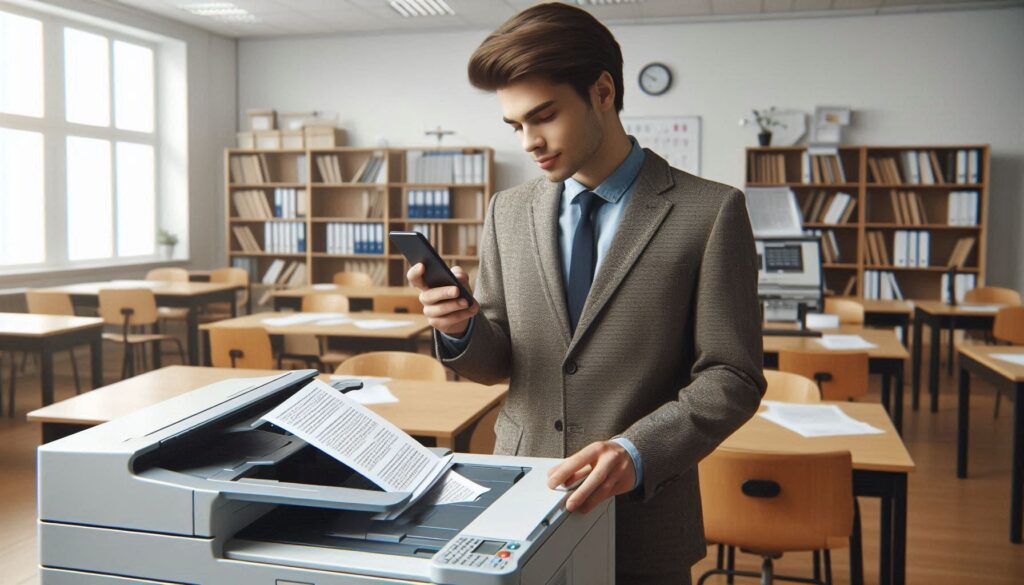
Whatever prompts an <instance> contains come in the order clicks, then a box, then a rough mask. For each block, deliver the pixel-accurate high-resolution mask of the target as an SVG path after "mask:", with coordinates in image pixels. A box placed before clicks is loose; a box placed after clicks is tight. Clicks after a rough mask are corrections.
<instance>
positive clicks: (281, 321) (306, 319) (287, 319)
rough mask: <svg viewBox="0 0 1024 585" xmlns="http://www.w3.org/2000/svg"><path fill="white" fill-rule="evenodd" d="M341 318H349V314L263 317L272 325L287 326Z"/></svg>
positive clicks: (264, 321) (302, 314)
mask: <svg viewBox="0 0 1024 585" xmlns="http://www.w3.org/2000/svg"><path fill="white" fill-rule="evenodd" d="M341 318H348V315H346V314H344V313H295V314H294V315H285V316H284V317H267V318H266V319H263V323H265V324H267V325H270V326H271V327H285V326H287V325H301V324H303V323H312V322H313V321H323V320H325V319H341Z"/></svg>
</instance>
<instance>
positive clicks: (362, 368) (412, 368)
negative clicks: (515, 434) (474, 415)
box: [334, 351, 497, 427]
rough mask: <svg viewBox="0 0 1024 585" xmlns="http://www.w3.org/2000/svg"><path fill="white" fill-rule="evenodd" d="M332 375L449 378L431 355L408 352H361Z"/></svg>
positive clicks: (441, 379)
mask: <svg viewBox="0 0 1024 585" xmlns="http://www.w3.org/2000/svg"><path fill="white" fill-rule="evenodd" d="M334 373H335V374H348V375H352V376H384V377H388V378H401V379H405V380H425V381H428V382H444V381H446V380H447V379H448V377H447V375H446V374H445V370H444V366H442V365H441V362H439V361H437V360H436V359H434V358H433V357H432V356H428V355H423V354H421V353H412V352H408V351H372V352H369V353H362V354H359V355H356V356H352V357H350V358H349V359H347V360H345V361H344V362H342V364H341V365H340V366H338V368H337V369H336V370H334ZM495 416H497V415H495ZM492 427H493V425H492Z"/></svg>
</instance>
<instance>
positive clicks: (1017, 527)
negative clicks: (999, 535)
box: [1010, 382, 1024, 544]
mask: <svg viewBox="0 0 1024 585" xmlns="http://www.w3.org/2000/svg"><path fill="white" fill-rule="evenodd" d="M1013 386H1014V388H1013V390H1014V397H1013V470H1012V472H1011V477H1010V542H1014V543H1017V544H1020V541H1021V523H1022V522H1024V518H1022V515H1024V509H1022V506H1024V503H1022V502H1021V500H1022V499H1024V485H1022V484H1024V382H1018V383H1016V384H1014V385H1013Z"/></svg>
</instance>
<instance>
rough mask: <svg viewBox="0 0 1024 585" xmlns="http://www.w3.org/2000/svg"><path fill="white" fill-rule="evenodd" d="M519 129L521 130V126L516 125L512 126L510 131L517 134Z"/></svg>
mask: <svg viewBox="0 0 1024 585" xmlns="http://www.w3.org/2000/svg"><path fill="white" fill-rule="evenodd" d="M520 130H522V128H520V127H518V126H513V127H512V133H513V134H518V133H519V131H520Z"/></svg>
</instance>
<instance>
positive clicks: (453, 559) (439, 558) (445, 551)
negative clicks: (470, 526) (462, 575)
mask: <svg viewBox="0 0 1024 585" xmlns="http://www.w3.org/2000/svg"><path fill="white" fill-rule="evenodd" d="M521 551H522V544H520V543H518V542H511V541H504V540H489V539H486V538H477V537H474V536H462V535H459V536H457V537H456V538H454V539H452V540H451V541H450V542H449V543H448V544H447V545H445V547H444V548H442V549H441V550H440V551H439V552H438V553H437V554H436V555H434V562H435V563H437V564H439V565H442V566H444V567H447V568H451V569H458V568H463V569H468V570H471V571H474V572H481V573H491V574H501V573H509V572H512V571H514V570H515V568H516V565H517V564H518V560H519V556H520V553H521Z"/></svg>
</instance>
